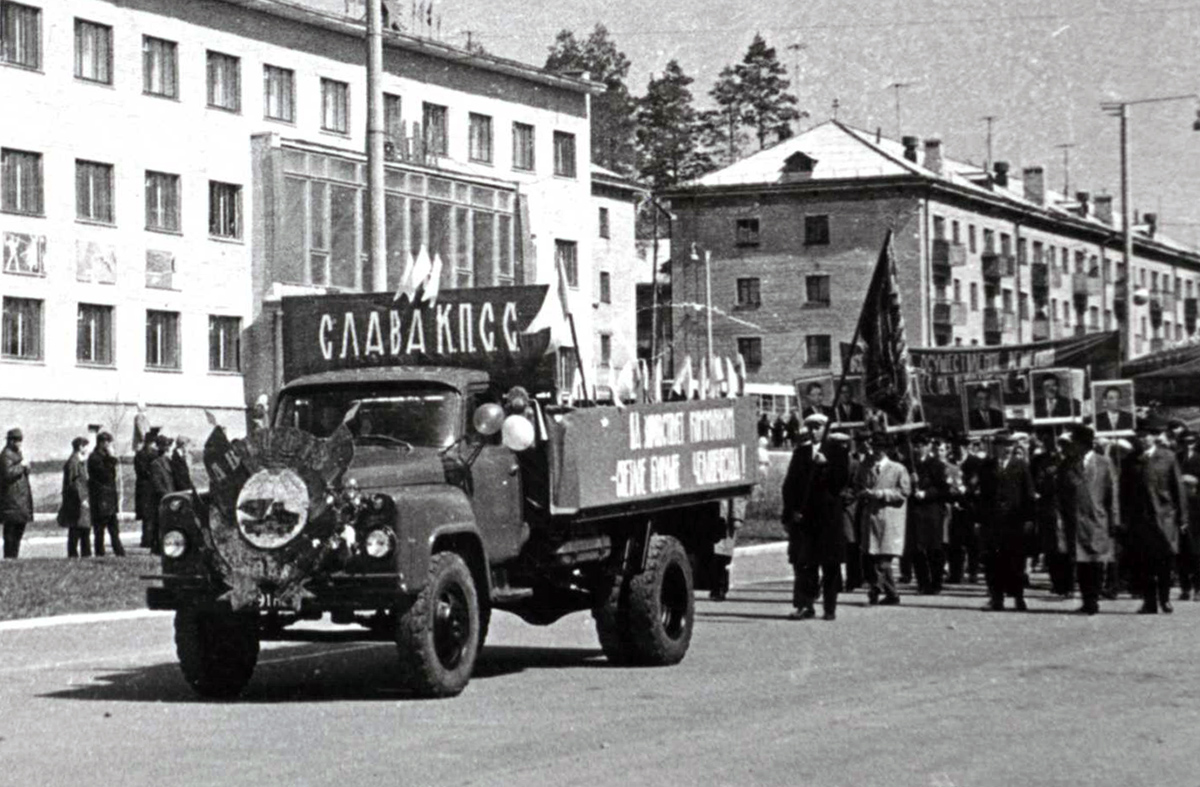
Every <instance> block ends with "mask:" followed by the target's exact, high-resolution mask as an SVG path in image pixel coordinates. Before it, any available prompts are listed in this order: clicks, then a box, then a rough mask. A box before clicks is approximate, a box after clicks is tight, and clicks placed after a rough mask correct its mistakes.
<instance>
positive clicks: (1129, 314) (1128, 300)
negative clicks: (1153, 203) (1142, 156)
mask: <svg viewBox="0 0 1200 787" xmlns="http://www.w3.org/2000/svg"><path fill="white" fill-rule="evenodd" d="M1197 99H1200V96H1197V94H1195V93H1184V94H1182V95H1178V96H1158V97H1156V98H1139V99H1134V100H1132V101H1105V102H1102V103H1101V104H1100V108H1101V109H1102V110H1104V111H1105V112H1106V113H1108V114H1109V115H1113V116H1115V117H1119V118H1120V119H1121V227H1122V230H1123V233H1124V248H1123V249H1122V252H1121V259H1122V262H1123V263H1124V265H1125V291H1124V293H1122V294H1121V299H1122V301H1123V303H1122V310H1123V311H1124V312H1125V320H1124V323H1125V328H1124V330H1122V331H1121V332H1120V337H1121V360H1122V361H1128V360H1129V359H1130V357H1131V355H1132V353H1131V342H1130V341H1129V336H1130V332H1131V331H1132V329H1133V308H1132V306H1133V209H1132V207H1131V206H1130V204H1129V203H1130V197H1129V108H1130V107H1131V106H1134V105H1135V104H1160V103H1163V102H1166V101H1185V100H1192V101H1195V100H1197ZM1192 130H1193V131H1200V118H1197V120H1196V121H1195V122H1194V123H1193V124H1192Z"/></svg>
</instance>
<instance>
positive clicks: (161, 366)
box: [145, 309, 183, 372]
mask: <svg viewBox="0 0 1200 787" xmlns="http://www.w3.org/2000/svg"><path fill="white" fill-rule="evenodd" d="M155 317H162V318H167V319H166V321H165V323H164V325H169V326H170V327H172V328H173V329H174V331H173V333H174V350H175V357H174V359H173V361H174V363H167V362H164V361H167V360H171V359H167V358H165V356H166V355H168V354H169V353H168V350H169V349H170V347H169V346H168V344H167V342H166V341H165V338H166V337H165V336H164V335H162V334H161V333H160V335H159V336H158V337H156V338H157V340H158V343H159V346H158V347H157V348H156V350H157V354H158V355H159V356H161V357H160V358H159V361H158V362H154V361H152V360H151V353H150V349H151V344H150V340H151V337H150V331H151V328H152V327H153V325H152V320H153V318H155ZM181 319H182V316H181V315H180V313H179V312H176V311H169V310H166V309H147V310H146V358H145V361H146V363H145V368H146V371H155V372H157V371H179V370H181V369H183V344H182V342H181V338H182V331H181V325H180V322H181Z"/></svg>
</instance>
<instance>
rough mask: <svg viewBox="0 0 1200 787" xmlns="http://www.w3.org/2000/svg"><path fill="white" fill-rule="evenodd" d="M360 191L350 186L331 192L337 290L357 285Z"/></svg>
mask: <svg viewBox="0 0 1200 787" xmlns="http://www.w3.org/2000/svg"><path fill="white" fill-rule="evenodd" d="M358 202H359V199H358V190H357V189H354V188H350V187H347V186H332V187H330V189H329V247H330V248H329V250H330V253H331V255H332V257H331V260H330V268H331V269H332V273H333V276H332V281H331V282H330V283H331V284H333V285H334V286H335V287H348V288H354V287H358V286H359V281H358V243H357V241H358V239H357V237H356V236H357V226H358V216H357V206H358Z"/></svg>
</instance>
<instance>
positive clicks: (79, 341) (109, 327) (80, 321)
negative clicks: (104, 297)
mask: <svg viewBox="0 0 1200 787" xmlns="http://www.w3.org/2000/svg"><path fill="white" fill-rule="evenodd" d="M85 310H93V312H94V316H104V317H105V318H106V320H105V321H102V322H103V323H104V324H103V325H102V326H100V327H101V328H102V330H98V328H97V326H96V324H95V322H94V321H93V323H92V325H91V329H90V337H91V341H90V344H91V347H90V350H91V355H92V356H93V357H91V358H85V357H84V353H83V342H84V317H85V313H84V312H85ZM75 315H76V317H75V321H76V329H75V365H76V366H85V367H98V368H112V367H114V366H116V365H117V353H116V341H115V339H116V307H115V306H112V305H111V304H105V303H85V302H82V301H81V302H80V303H78V304H77V305H76V311H75ZM98 334H101V335H100V336H99V337H98ZM101 345H103V348H101ZM96 356H101V357H96Z"/></svg>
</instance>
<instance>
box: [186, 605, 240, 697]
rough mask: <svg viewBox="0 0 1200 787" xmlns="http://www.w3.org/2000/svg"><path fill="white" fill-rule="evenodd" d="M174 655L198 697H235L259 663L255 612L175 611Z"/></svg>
mask: <svg viewBox="0 0 1200 787" xmlns="http://www.w3.org/2000/svg"><path fill="white" fill-rule="evenodd" d="M175 652H176V654H178V656H179V668H180V670H182V672H183V677H184V679H186V680H187V682H188V685H190V686H191V687H192V689H193V690H195V692H196V693H197V694H199V695H200V696H202V697H210V698H214V699H229V698H231V697H236V696H237V695H238V694H241V692H242V689H244V688H246V684H247V683H249V682H250V676H251V675H253V674H254V666H255V664H257V663H258V613H237V612H213V611H203V610H197V609H180V610H177V611H176V612H175Z"/></svg>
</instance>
